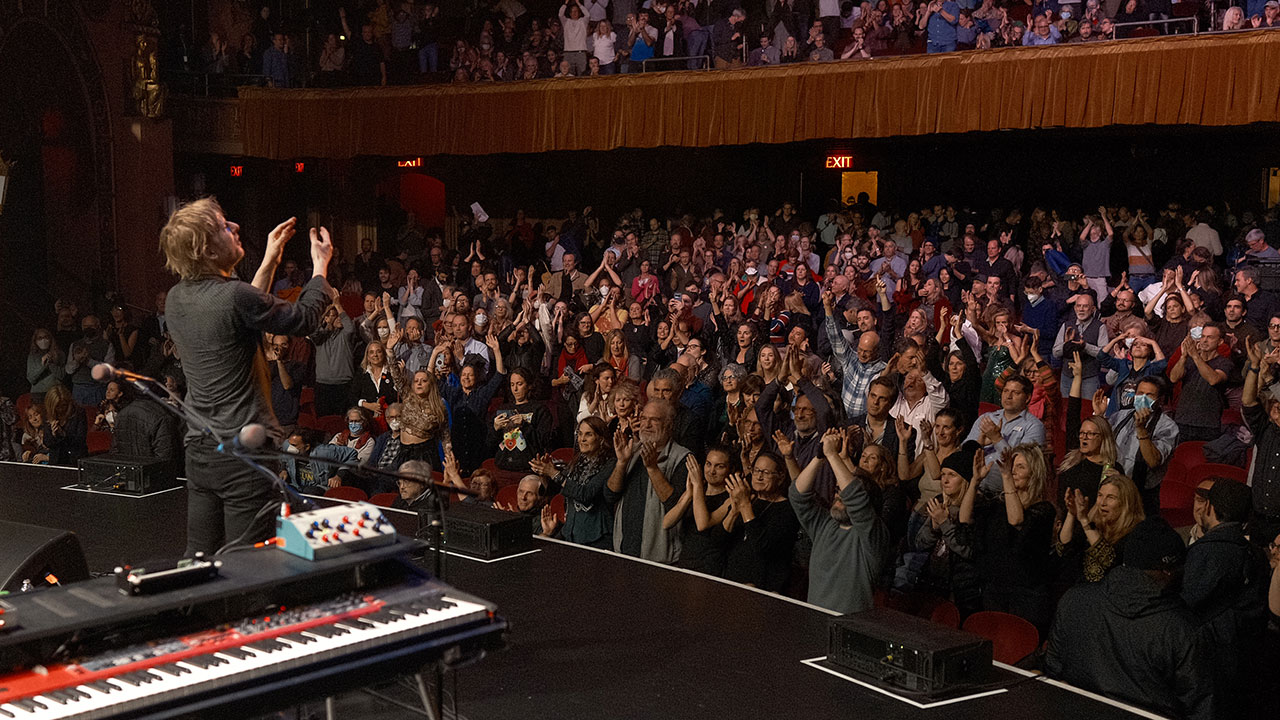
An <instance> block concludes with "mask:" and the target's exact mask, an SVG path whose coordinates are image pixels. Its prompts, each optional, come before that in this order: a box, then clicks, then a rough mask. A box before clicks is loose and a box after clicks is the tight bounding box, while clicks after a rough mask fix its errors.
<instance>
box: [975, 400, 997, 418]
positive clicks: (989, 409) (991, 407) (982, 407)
mask: <svg viewBox="0 0 1280 720" xmlns="http://www.w3.org/2000/svg"><path fill="white" fill-rule="evenodd" d="M999 409H1000V406H999V405H996V404H995V403H989V402H980V403H978V414H979V415H986V414H987V413H993V412H995V411H997V410H999Z"/></svg>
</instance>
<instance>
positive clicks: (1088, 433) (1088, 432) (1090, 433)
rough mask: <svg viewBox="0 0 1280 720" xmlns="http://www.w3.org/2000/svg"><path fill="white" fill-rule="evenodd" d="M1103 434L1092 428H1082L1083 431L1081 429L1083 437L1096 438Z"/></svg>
mask: <svg viewBox="0 0 1280 720" xmlns="http://www.w3.org/2000/svg"><path fill="white" fill-rule="evenodd" d="M1101 435H1102V433H1100V432H1093V431H1091V430H1081V431H1080V437H1081V438H1086V439H1087V438H1096V437H1099V436H1101Z"/></svg>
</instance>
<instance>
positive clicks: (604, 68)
mask: <svg viewBox="0 0 1280 720" xmlns="http://www.w3.org/2000/svg"><path fill="white" fill-rule="evenodd" d="M600 74H601V75H617V74H618V62H617V61H616V60H615V61H614V62H611V63H607V64H604V65H601V66H600Z"/></svg>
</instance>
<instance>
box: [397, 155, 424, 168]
mask: <svg viewBox="0 0 1280 720" xmlns="http://www.w3.org/2000/svg"><path fill="white" fill-rule="evenodd" d="M396 167H402V168H418V167H422V158H420V157H419V158H412V159H410V160H397V161H396Z"/></svg>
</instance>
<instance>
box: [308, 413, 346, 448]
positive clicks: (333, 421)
mask: <svg viewBox="0 0 1280 720" xmlns="http://www.w3.org/2000/svg"><path fill="white" fill-rule="evenodd" d="M315 422H316V424H315V428H316V429H317V430H319V431H320V432H322V433H324V442H326V443H327V442H329V441H330V440H332V439H333V436H334V435H337V434H338V433H340V432H342V431H343V430H346V429H347V416H346V415H321V416H320V417H318V418H316V419H315Z"/></svg>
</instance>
